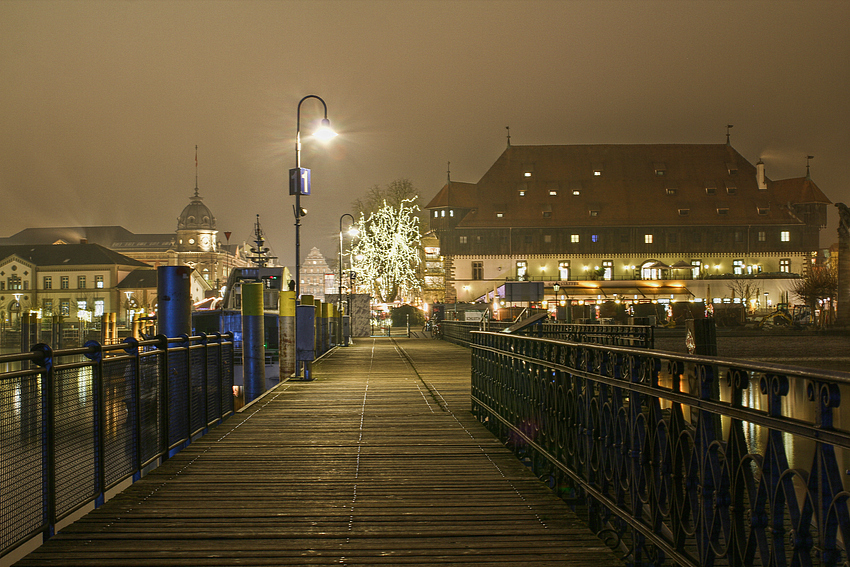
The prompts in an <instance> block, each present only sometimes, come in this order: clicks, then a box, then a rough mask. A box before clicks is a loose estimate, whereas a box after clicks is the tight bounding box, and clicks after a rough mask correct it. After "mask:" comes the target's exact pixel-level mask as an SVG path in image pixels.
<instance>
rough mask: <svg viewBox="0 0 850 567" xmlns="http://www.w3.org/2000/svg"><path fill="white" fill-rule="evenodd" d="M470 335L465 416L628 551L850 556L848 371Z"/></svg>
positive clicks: (683, 555)
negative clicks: (844, 415) (849, 546)
mask: <svg viewBox="0 0 850 567" xmlns="http://www.w3.org/2000/svg"><path fill="white" fill-rule="evenodd" d="M473 336H474V344H473V345H472V409H473V412H474V414H475V415H476V416H477V417H478V419H479V420H480V421H481V422H483V423H484V424H485V425H486V426H487V427H488V428H489V429H490V430H491V431H493V432H494V434H496V435H497V436H499V437H500V438H501V439H503V440H504V441H505V442H506V443H507V444H508V446H510V447H512V448H513V450H514V451H515V452H516V453H517V454H518V456H519V457H520V458H521V459H522V460H523V461H524V462H525V463H526V464H527V465H528V466H529V467H531V468H532V470H533V471H534V472H535V473H536V474H537V475H538V477H539V478H541V479H543V480H544V481H546V482H547V483H548V484H549V486H550V487H551V488H552V489H553V490H555V491H556V492H557V493H558V494H559V495H560V496H561V497H562V498H564V499H565V500H567V501H568V502H570V503H571V504H572V505H573V506H575V507H576V509H577V511H579V512H580V513H581V514H583V515H584V517H585V519H586V520H587V522H588V524H589V525H590V526H591V528H592V529H593V530H594V531H596V532H597V534H598V535H599V536H600V537H601V538H603V539H604V540H606V542H607V543H609V544H610V545H611V546H612V547H613V548H615V549H617V550H619V551H620V552H621V553H622V555H623V556H624V558H625V559H626V560H627V561H628V562H629V564H634V565H667V564H678V565H687V566H694V567H696V566H704V565H764V566H768V565H771V566H773V565H776V566H781V565H825V566H826V565H830V566H831V565H847V564H848V563H847V562H848V554H847V551H846V549H845V545H844V542H847V541H850V509H848V502H850V492H848V488H847V484H848V477H847V476H846V475H845V468H847V467H846V464H847V463H848V456H850V431H848V428H847V426H846V424H845V425H844V426H843V427H842V426H841V424H840V419H839V416H838V412H839V410H840V402H841V396H842V393H843V394H845V395H846V394H847V393H848V387H850V374H848V373H843V372H811V371H809V370H808V369H804V368H797V367H791V366H779V365H768V364H759V363H754V362H745V361H740V360H725V359H719V358H713V357H698V356H688V355H678V354H674V353H667V352H662V351H648V350H643V349H627V348H620V347H612V346H598V345H593V344H587V343H581V344H580V343H573V342H566V341H559V340H551V339H542V338H535V337H520V336H512V335H505V334H500V333H483V332H477V333H473ZM842 465H844V466H842Z"/></svg>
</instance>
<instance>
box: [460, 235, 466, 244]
mask: <svg viewBox="0 0 850 567" xmlns="http://www.w3.org/2000/svg"><path fill="white" fill-rule="evenodd" d="M460 243H461V244H466V237H465V236H461V237H460Z"/></svg>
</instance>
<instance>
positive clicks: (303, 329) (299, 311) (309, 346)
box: [295, 305, 316, 362]
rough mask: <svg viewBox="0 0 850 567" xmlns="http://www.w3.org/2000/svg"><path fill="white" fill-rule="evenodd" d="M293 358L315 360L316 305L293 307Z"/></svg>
mask: <svg viewBox="0 0 850 567" xmlns="http://www.w3.org/2000/svg"><path fill="white" fill-rule="evenodd" d="M295 360H297V361H299V362H301V361H309V360H316V306H315V305H298V306H296V307H295Z"/></svg>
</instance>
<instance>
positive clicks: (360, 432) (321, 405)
mask: <svg viewBox="0 0 850 567" xmlns="http://www.w3.org/2000/svg"><path fill="white" fill-rule="evenodd" d="M469 360H470V351H469V350H468V349H464V348H461V347H457V346H454V345H450V344H447V343H443V342H442V341H434V340H430V339H428V340H408V339H386V338H383V339H380V338H379V339H361V340H359V341H358V342H357V344H356V345H355V346H352V347H348V348H343V349H337V350H336V351H334V352H333V353H331V355H330V356H329V357H328V358H326V359H325V360H324V361H322V362H321V363H319V364H317V365H316V366H315V368H314V370H315V372H314V375H315V377H316V379H315V380H314V381H312V382H294V381H290V382H285V383H283V384H280V385H278V386H277V387H276V388H274V389H273V390H272V391H270V392H269V393H267V395H266V396H265V397H263V398H261V399H259V400H257V401H256V402H255V403H254V404H251V405H249V406H248V407H246V408H244V410H243V411H242V412H240V413H238V414H236V415H235V416H234V417H231V418H230V419H229V420H227V421H226V422H225V423H224V424H222V425H220V426H218V427H217V428H215V429H213V430H212V431H211V432H210V433H209V434H208V435H206V436H205V437H203V438H202V439H200V440H198V441H196V442H195V443H193V444H192V445H190V446H189V447H188V448H187V449H185V450H184V451H182V452H181V453H179V454H178V455H176V456H175V457H174V458H172V459H170V460H169V461H167V462H166V463H165V464H163V465H162V466H161V467H159V468H158V469H156V470H154V471H153V472H151V473H150V474H149V475H147V476H146V477H145V478H144V479H142V480H141V481H140V482H137V483H136V484H134V485H133V486H131V487H129V488H128V489H127V490H125V491H124V492H123V493H121V494H120V495H118V496H116V497H115V498H113V499H112V500H110V501H109V502H107V503H106V504H105V505H104V506H102V507H101V508H99V509H98V510H95V511H93V512H91V513H89V514H88V515H86V516H85V517H84V518H83V519H81V520H78V521H77V522H75V523H74V524H72V525H71V526H69V527H67V528H65V530H63V531H62V532H61V533H60V534H58V535H56V536H55V537H54V538H52V539H51V540H49V541H48V542H47V543H46V544H44V545H43V546H41V547H40V548H39V549H38V550H37V551H36V552H34V553H32V554H30V555H29V556H28V557H27V558H25V559H24V560H23V561H21V562H20V563H18V565H91V566H95V565H121V566H131V565H193V566H197V565H473V564H476V565H535V566H540V565H576V566H578V565H587V566H590V565H594V566H596V567H599V566H602V565H604V566H608V565H617V564H619V563H618V561H617V560H616V559H615V556H614V554H613V553H612V552H610V551H609V550H608V549H607V548H606V547H605V546H604V545H603V544H602V543H601V542H600V541H599V540H598V539H596V538H595V537H594V536H593V535H592V534H591V533H590V531H589V530H588V529H587V528H586V527H584V526H583V525H582V524H581V523H580V522H579V520H578V519H576V517H575V516H574V515H573V514H572V513H571V512H570V511H569V509H568V508H567V507H566V506H565V505H564V504H563V503H562V502H561V501H560V500H558V499H557V498H556V497H555V496H553V495H552V493H551V492H550V491H549V490H548V489H547V488H546V487H545V486H544V485H543V484H542V483H540V482H539V481H537V480H536V479H535V478H534V476H533V475H532V474H531V473H530V472H529V471H528V469H526V468H525V467H524V466H523V465H522V464H520V463H519V461H518V460H517V459H516V458H515V457H514V456H513V455H512V454H511V453H510V452H509V451H508V450H506V449H505V448H504V447H503V446H502V445H501V444H500V443H499V442H498V441H497V440H496V439H495V438H494V437H493V436H492V435H491V434H490V433H489V432H488V431H487V430H486V429H485V428H484V427H483V426H481V425H480V424H479V423H478V422H477V421H475V419H474V418H473V417H472V415H471V414H470V413H469V375H470V370H469V364H470V362H469Z"/></svg>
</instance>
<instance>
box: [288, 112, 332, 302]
mask: <svg viewBox="0 0 850 567" xmlns="http://www.w3.org/2000/svg"><path fill="white" fill-rule="evenodd" d="M308 98H315V99H316V100H318V101H319V102H321V103H322V107H323V108H324V110H325V117H324V118H323V119H322V124H321V126H319V129H318V130H316V132H315V133H314V134H313V135H314V136H315V137H317V138H319V139H320V140H330V139H331V138H333V137H334V136H336V132H334V131H333V130H332V129H331V123H330V120H328V105H327V104H325V101H324V100H322V98H321V97H319V96H316V95H307V96H305V97H304V98H302V99H301V100H300V101H298V111H297V113H296V122H295V169H294V170H293V171H291V172H290V178H289V192H290V194H293V193H294V194H295V208H294V209H293V212H294V213H295V297H296V298H297V297H299V296H300V295H301V217H303V216H304V214H305V213H306V211H305V210H304V209H302V208H301V195H302V194H304V195H309V194H310V186H309V183H310V181H309V170H302V169H301V104H302V103H303V102H304V101H305V100H307V99H308Z"/></svg>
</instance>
